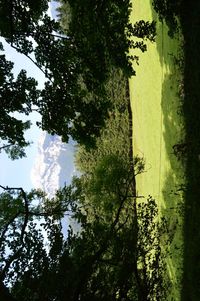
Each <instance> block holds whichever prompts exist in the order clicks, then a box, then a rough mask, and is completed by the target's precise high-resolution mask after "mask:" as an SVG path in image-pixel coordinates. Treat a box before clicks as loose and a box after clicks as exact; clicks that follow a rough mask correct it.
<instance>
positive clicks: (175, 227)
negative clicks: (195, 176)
mask: <svg viewBox="0 0 200 301" xmlns="http://www.w3.org/2000/svg"><path fill="white" fill-rule="evenodd" d="M139 19H144V20H146V21H147V20H152V19H155V20H156V21H157V38H156V42H155V43H148V50H147V52H146V53H143V54H142V53H138V54H139V56H140V60H139V66H137V65H136V66H135V65H134V67H135V70H136V77H133V78H132V79H131V80H130V96H131V103H132V112H133V152H134V155H139V156H141V157H143V158H144V159H145V162H146V164H145V166H146V169H145V173H143V174H141V175H139V176H137V179H136V185H137V191H138V194H139V195H144V196H145V197H147V196H148V195H151V196H152V197H153V198H155V199H156V200H157V202H158V205H159V209H160V215H164V216H167V217H168V218H169V228H170V230H171V232H173V233H174V238H173V241H172V243H171V246H170V253H171V254H169V256H168V260H167V262H168V271H169V275H170V278H171V282H172V290H171V294H170V296H169V299H170V300H172V297H173V298H174V299H175V300H179V299H180V290H181V288H180V281H181V269H182V242H183V238H182V225H183V217H182V215H181V213H182V210H181V206H182V204H183V191H182V190H181V188H182V185H183V186H184V170H183V164H182V163H183V162H181V161H178V160H177V157H176V156H175V155H174V154H173V145H175V144H177V143H179V142H180V141H181V139H182V138H183V136H184V127H183V121H182V116H181V115H180V114H179V109H180V106H181V103H180V86H181V70H180V68H179V66H178V65H177V64H176V58H178V57H179V55H180V43H181V41H180V37H176V38H174V39H171V38H169V36H168V35H167V28H166V26H165V25H164V24H161V23H160V22H159V21H158V20H157V16H156V14H155V12H154V11H153V9H152V7H151V3H150V0H145V1H142V2H141V1H139V0H136V1H134V2H133V14H132V19H131V21H132V22H135V21H137V20H139Z"/></svg>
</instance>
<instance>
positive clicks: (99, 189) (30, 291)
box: [0, 158, 166, 301]
mask: <svg viewBox="0 0 200 301" xmlns="http://www.w3.org/2000/svg"><path fill="white" fill-rule="evenodd" d="M110 159H111V158H107V161H106V160H105V161H103V162H102V163H101V164H100V165H99V166H98V167H97V169H96V171H94V176H93V177H90V178H86V177H85V176H84V177H82V178H75V179H74V180H73V182H72V184H71V185H70V186H68V187H64V188H63V189H62V190H59V191H58V192H57V193H56V195H55V197H54V198H53V199H51V200H50V199H47V198H46V197H45V195H44V194H43V193H42V192H40V191H32V192H30V193H26V192H25V191H24V190H23V189H22V188H8V187H2V186H1V188H3V189H4V193H2V194H1V196H0V198H1V203H0V205H1V208H0V210H1V220H0V223H1V224H0V225H1V236H0V252H1V254H0V255H1V258H2V261H1V268H0V270H1V274H0V276H1V287H2V291H3V290H4V291H6V292H7V293H6V294H7V295H8V296H9V297H5V298H4V300H3V301H8V300H17V301H18V300H20V301H23V300H24V301H25V300H26V301H28V300H34V301H43V300H60V301H62V300H63V301H64V300H65V299H66V296H67V298H68V300H74V301H75V300H82V301H86V300H87V301H88V300H116V301H117V300H124V299H125V300H152V298H154V296H156V297H157V296H158V297H159V298H160V296H161V295H164V293H165V289H166V287H165V283H164V282H163V277H162V272H163V269H164V263H163V260H162V256H161V249H160V238H161V236H162V233H163V227H160V225H159V223H158V222H157V209H156V203H155V201H154V200H153V199H152V198H149V199H148V200H147V202H144V203H143V202H139V203H138V205H137V202H136V200H137V196H134V195H133V187H132V183H133V181H132V176H133V175H132V174H131V173H130V171H129V170H127V169H125V168H124V165H123V164H122V165H120V160H119V159H118V161H117V162H116V160H117V159H116V158H113V159H112V160H110ZM116 163H117V164H116ZM106 164H107V167H108V172H107V173H106V174H105V173H104V172H103V171H105V165H106ZM112 168H113V169H112ZM120 170H121V173H120ZM114 174H115V176H116V177H114ZM117 177H118V178H117ZM105 178H106V179H107V181H106V180H105ZM108 183H109V185H108ZM117 187H118V188H117ZM99 194H100V197H102V200H101V202H99V200H100V197H99ZM97 197H99V199H98V200H97V199H96V198H97ZM37 199H39V200H41V199H43V203H42V206H41V204H40V202H39V203H38V205H34V204H33V201H34V202H35V200H37ZM108 199H109V200H110V204H111V203H112V206H107V204H108V203H109V201H108ZM8 208H9V209H8ZM65 215H70V216H71V218H72V219H74V220H75V221H76V222H77V223H78V224H79V225H80V230H79V232H77V233H75V232H74V231H73V229H72V228H71V227H69V229H68V234H67V237H66V238H65V239H64V237H63V234H62V232H61V224H60V218H61V217H63V216H65ZM36 217H37V218H40V219H41V218H42V224H41V223H40V225H41V226H40V227H39V226H38V225H37V224H36V220H35V219H34V218H36ZM41 227H44V229H46V235H47V237H48V241H47V243H48V247H45V245H44V242H43V240H44V237H43V236H44V232H41ZM8 284H9V286H10V288H9V289H8V288H7V285H8ZM12 298H13V299H12Z"/></svg>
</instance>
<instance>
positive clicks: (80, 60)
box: [0, 0, 155, 146]
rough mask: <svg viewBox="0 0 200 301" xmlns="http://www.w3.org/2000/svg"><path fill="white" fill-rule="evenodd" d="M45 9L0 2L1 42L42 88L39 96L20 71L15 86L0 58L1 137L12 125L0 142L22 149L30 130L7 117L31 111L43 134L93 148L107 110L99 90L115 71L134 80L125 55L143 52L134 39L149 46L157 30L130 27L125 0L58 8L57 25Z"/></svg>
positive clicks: (30, 3)
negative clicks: (33, 71) (24, 61)
mask: <svg viewBox="0 0 200 301" xmlns="http://www.w3.org/2000/svg"><path fill="white" fill-rule="evenodd" d="M66 7H67V8H66ZM47 9H48V1H28V0H26V1H24V0H20V1H16V0H9V1H1V5H0V15H1V21H0V35H1V37H3V38H4V39H5V40H6V41H7V42H8V43H9V44H10V45H11V47H13V48H14V49H15V50H16V51H18V52H19V53H21V54H23V55H25V56H26V57H28V58H29V59H30V60H31V61H32V63H33V64H35V65H36V66H37V67H38V68H39V69H40V71H41V72H43V73H44V74H45V77H46V82H45V85H44V88H43V89H42V90H41V91H38V90H37V83H36V81H35V80H33V79H30V78H27V76H26V73H25V71H23V70H22V71H21V72H20V74H19V75H18V78H17V80H16V81H13V74H12V67H13V64H12V63H11V62H8V61H7V60H6V58H5V55H4V54H2V55H1V70H2V71H1V72H2V76H1V87H2V88H1V89H2V97H4V96H6V97H8V94H9V93H11V94H12V98H13V100H12V98H11V100H9V101H8V102H7V107H6V112H5V111H2V112H1V120H2V128H1V130H0V134H1V133H3V132H4V127H3V124H10V130H9V125H8V127H7V128H8V129H7V131H8V132H7V133H5V134H4V136H6V137H4V136H3V137H2V139H4V138H6V139H8V138H9V139H10V140H12V141H13V139H15V141H14V142H15V143H17V144H19V145H20V143H22V140H23V142H24V136H23V132H24V130H25V129H26V128H27V127H28V123H23V122H22V121H21V120H17V119H16V118H15V117H10V114H11V113H12V112H23V113H25V114H27V115H29V114H30V112H31V111H34V110H36V111H37V112H39V114H40V115H41V122H38V125H39V126H40V127H41V128H42V129H43V130H47V131H48V132H49V133H51V134H58V135H60V136H62V139H63V141H65V142H67V141H68V139H69V137H70V136H71V137H72V138H74V139H75V140H77V142H80V143H83V144H86V145H91V146H92V145H94V142H95V137H96V136H98V135H99V131H100V128H101V127H102V126H104V124H105V119H106V118H107V116H108V109H109V108H110V105H111V104H110V100H109V97H108V95H107V91H106V87H105V83H106V82H107V80H108V78H109V76H110V70H111V68H112V67H113V66H115V67H117V68H121V69H122V70H123V72H124V74H126V76H131V75H133V74H134V70H133V68H132V60H133V59H138V58H137V57H136V56H129V54H128V51H129V48H139V49H141V50H142V51H145V50H146V46H145V44H144V42H143V41H142V40H141V41H140V42H138V41H137V42H134V41H133V40H132V37H133V36H135V37H138V38H140V39H149V40H151V41H153V40H154V37H155V23H154V22H152V23H149V22H146V21H141V22H139V23H136V24H135V25H132V24H129V21H128V20H129V14H130V3H129V1H123V2H122V3H119V2H118V1H114V0H112V1H106V2H105V1H104V2H98V1H96V2H91V1H79V0H77V1H68V2H66V1H65V2H64V4H62V2H61V7H60V19H61V20H60V21H56V20H52V19H51V18H50V17H49V16H48V14H47ZM68 15H69V17H68V18H67V21H66V16H68ZM66 23H67V24H68V23H69V24H68V25H69V26H68V25H67V24H66ZM65 24H66V26H65ZM61 25H62V26H63V27H62V26H61ZM116 50H117V51H116ZM1 51H3V49H2V47H1ZM8 81H9V84H8V83H7V84H6V82H8ZM11 81H12V85H11ZM14 97H15V99H14ZM2 101H3V100H2ZM22 107H23V108H22ZM16 132H17V133H16ZM8 135H9V137H8ZM17 135H18V136H17ZM9 139H8V140H9ZM12 143H13V142H12Z"/></svg>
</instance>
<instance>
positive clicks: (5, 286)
mask: <svg viewBox="0 0 200 301" xmlns="http://www.w3.org/2000/svg"><path fill="white" fill-rule="evenodd" d="M57 2H58V8H57V19H56V20H55V19H52V18H51V17H50V16H49V15H48V13H47V11H48V1H47V0H42V1H39V0H35V1H33V0H9V1H1V4H0V35H1V37H2V38H4V39H5V41H6V42H7V43H8V44H9V45H10V46H11V47H12V48H13V49H15V50H16V51H17V52H19V53H21V54H22V55H24V56H26V57H27V58H28V59H29V60H30V61H31V62H32V64H34V65H35V66H37V68H38V69H39V70H40V71H41V72H42V73H43V74H44V75H45V84H44V88H42V89H39V88H38V83H37V81H36V79H34V78H30V77H28V76H27V72H26V71H25V70H21V71H20V72H19V74H18V75H17V77H15V76H14V74H13V66H14V62H11V61H9V60H7V58H6V53H5V52H4V49H3V44H2V43H0V51H1V54H0V104H1V111H0V152H6V154H7V155H8V156H9V158H10V159H11V160H17V159H19V158H22V157H23V156H25V155H26V147H27V146H28V145H29V144H30V142H29V141H26V139H25V132H26V130H27V129H28V128H30V126H31V121H30V120H27V121H23V120H20V119H18V118H17V117H15V114H13V113H22V114H24V115H25V116H26V117H27V118H29V116H30V114H31V113H32V112H35V111H36V112H38V113H39V114H40V116H41V121H40V122H37V126H38V127H40V128H41V129H42V130H45V131H47V132H48V133H50V134H51V135H58V136H60V137H61V138H62V141H63V142H66V143H67V142H68V140H69V139H70V138H72V139H73V140H74V141H76V143H77V151H76V156H75V161H76V167H77V169H78V170H79V172H80V175H79V176H77V177H74V178H73V179H72V182H71V184H70V185H69V186H65V187H63V188H60V189H59V190H58V191H57V192H56V193H55V196H54V197H53V198H48V197H47V194H46V193H45V192H44V191H41V190H36V189H33V190H31V191H29V192H27V191H25V190H24V188H23V185H22V186H21V187H9V186H3V185H1V183H0V188H1V191H2V192H1V194H0V258H1V260H0V299H1V301H29V300H30V301H45V300H47V301H55V300H56V301H64V300H69V301H78V300H82V301H89V300H94V301H95V300H96V301H97V300H108V301H109V300H110V301H111V300H113V301H115V300H116V301H117V300H121V301H125V300H126V301H148V300H149V301H152V300H156V301H157V300H168V299H167V296H168V295H169V291H170V289H171V286H172V285H173V283H172V281H171V280H170V275H169V274H168V272H167V261H166V258H167V257H168V256H171V249H170V245H171V242H172V240H173V238H174V235H175V233H174V230H173V229H171V228H169V223H168V216H161V215H160V213H159V208H158V203H157V201H156V199H155V198H154V196H151V195H148V197H144V196H143V195H140V194H138V191H137V177H138V175H141V174H142V173H145V172H146V170H145V160H144V158H143V157H140V156H138V155H135V153H134V146H133V129H132V126H133V120H132V118H133V113H132V108H131V102H130V91H129V79H130V78H132V77H134V76H136V77H137V71H136V68H135V67H134V66H138V65H139V64H140V54H141V55H142V54H143V53H145V52H148V47H149V46H148V45H149V43H151V44H153V43H155V40H156V34H157V32H156V26H157V24H156V21H155V20H153V21H152V20H143V19H141V20H139V21H136V22H135V23H132V22H131V21H130V15H131V14H132V13H133V14H134V3H133V4H132V2H131V1H129V0H123V1H118V0H107V1H104V0H101V1H100V0H95V1H90V0H73V1H72V0H60V1H57ZM182 2H183V1H181V0H180V1H177V3H176V5H175V4H174V3H173V1H171V0H166V1H159V0H154V1H153V7H154V9H155V11H156V13H157V15H158V20H160V21H162V22H165V23H166V25H167V26H168V30H169V35H170V36H171V37H173V36H174V35H176V32H177V30H178V27H179V26H180V25H179V22H180V20H181V22H183V20H185V19H184V18H183V16H184V9H183V8H184V7H183V3H182ZM158 22H159V21H158ZM138 53H139V55H138ZM183 107H184V106H183ZM190 159H191V158H190ZM69 218H70V219H71V220H73V221H74V223H75V224H76V225H77V227H76V229H74V228H73V227H72V226H70V225H69V227H68V231H67V233H63V229H62V220H63V219H69ZM183 274H184V271H183ZM183 283H184V281H183ZM184 290H185V287H184V288H183V291H184ZM185 300H186V299H185ZM187 300H189V299H187ZM191 300H197V299H195V298H194V299H191Z"/></svg>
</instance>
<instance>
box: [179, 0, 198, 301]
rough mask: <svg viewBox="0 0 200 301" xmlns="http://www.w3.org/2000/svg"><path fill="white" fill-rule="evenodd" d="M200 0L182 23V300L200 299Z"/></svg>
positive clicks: (189, 5)
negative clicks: (186, 147) (184, 147)
mask: <svg viewBox="0 0 200 301" xmlns="http://www.w3.org/2000/svg"><path fill="white" fill-rule="evenodd" d="M199 16H200V1H195V0H192V1H183V6H182V11H181V25H182V29H183V35H184V40H185V70H184V86H185V99H184V105H183V111H184V117H185V128H186V141H187V142H188V144H189V147H190V151H189V152H188V155H187V165H186V178H187V190H186V195H185V225H184V242H185V244H184V271H183V272H184V275H183V276H184V277H183V290H182V300H187V301H190V300H191V301H196V300H199V298H200V158H199V154H200V17H199Z"/></svg>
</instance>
